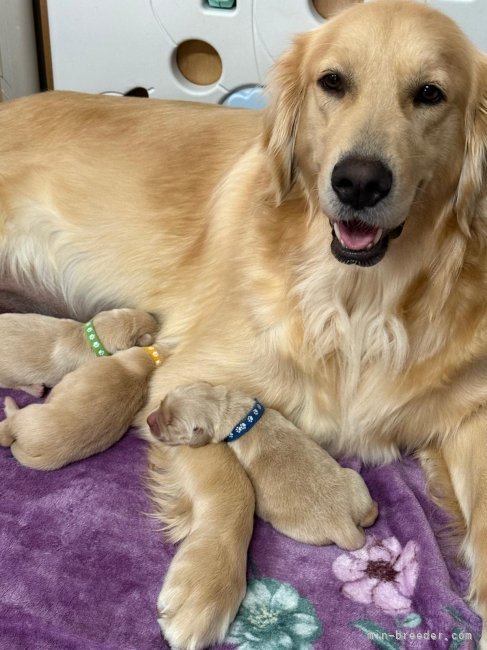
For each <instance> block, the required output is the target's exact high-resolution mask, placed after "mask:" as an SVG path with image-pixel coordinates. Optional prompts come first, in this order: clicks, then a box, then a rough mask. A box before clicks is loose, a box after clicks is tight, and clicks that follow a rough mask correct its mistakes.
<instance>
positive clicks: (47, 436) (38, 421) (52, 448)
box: [0, 346, 165, 470]
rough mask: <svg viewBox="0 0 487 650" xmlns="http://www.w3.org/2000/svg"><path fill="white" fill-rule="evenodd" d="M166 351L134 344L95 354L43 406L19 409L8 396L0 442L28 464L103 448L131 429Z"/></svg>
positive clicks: (51, 464) (53, 463)
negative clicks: (101, 355)
mask: <svg viewBox="0 0 487 650" xmlns="http://www.w3.org/2000/svg"><path fill="white" fill-rule="evenodd" d="M164 356H165V355H163V352H162V349H157V348H155V347H153V346H152V347H149V348H147V347H133V348H129V349H128V350H123V351H122V352H117V354H115V355H113V356H105V357H100V358H96V357H93V358H92V359H91V360H90V361H87V362H86V363H85V364H84V365H82V366H81V367H79V368H77V369H76V370H73V372H70V373H68V374H67V375H66V376H65V377H64V378H63V379H62V380H61V381H60V382H59V384H57V385H56V386H55V387H54V388H53V389H52V391H51V393H50V394H49V396H48V398H47V400H46V403H45V404H30V405H29V406H27V407H25V408H23V409H19V407H18V406H17V404H16V403H15V401H14V400H13V399H12V398H11V397H6V398H5V413H6V415H7V418H6V419H5V420H3V421H2V422H0V445H2V446H5V447H10V450H11V452H12V454H13V456H14V457H15V458H16V459H17V460H18V461H19V463H22V465H26V466H27V467H32V468H34V469H43V470H50V469H58V468H59V467H63V466H64V465H67V464H68V463H73V462H74V461H77V460H81V459H82V458H86V457H87V456H91V455H93V454H97V453H99V452H100V451H104V450H105V449H108V447H111V446H112V445H113V444H115V443H116V442H117V441H118V440H119V439H120V438H121V437H122V436H123V434H124V433H125V432H126V431H127V429H128V428H129V427H130V425H131V423H132V422H133V420H134V417H135V415H136V414H137V411H139V410H140V409H141V408H142V406H143V405H144V402H145V400H146V398H147V389H148V384H149V378H150V376H151V374H152V371H153V370H154V369H155V368H156V367H157V366H158V365H160V364H161V363H162V361H163V358H164Z"/></svg>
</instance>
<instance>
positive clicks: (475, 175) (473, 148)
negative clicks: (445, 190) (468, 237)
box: [456, 54, 487, 233]
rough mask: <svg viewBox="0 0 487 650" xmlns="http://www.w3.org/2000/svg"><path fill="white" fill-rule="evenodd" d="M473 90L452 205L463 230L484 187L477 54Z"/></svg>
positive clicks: (486, 122) (483, 82)
mask: <svg viewBox="0 0 487 650" xmlns="http://www.w3.org/2000/svg"><path fill="white" fill-rule="evenodd" d="M476 86H477V87H476V91H475V94H474V97H473V101H472V103H471V106H470V108H469V111H468V113H467V118H466V139H465V153H464V160H463V168H462V172H461V175H460V181H459V183H458V190H457V196H456V208H457V215H458V221H459V224H460V227H461V228H462V230H463V231H464V232H465V233H468V232H469V225H470V223H471V220H472V218H473V217H474V215H475V209H476V206H477V204H478V201H479V199H480V198H482V196H483V195H485V193H486V190H487V56H485V55H483V54H479V60H478V74H477V84H476Z"/></svg>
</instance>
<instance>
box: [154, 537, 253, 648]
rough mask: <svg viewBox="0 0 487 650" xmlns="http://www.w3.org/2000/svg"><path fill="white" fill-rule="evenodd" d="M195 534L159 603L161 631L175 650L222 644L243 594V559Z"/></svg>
mask: <svg viewBox="0 0 487 650" xmlns="http://www.w3.org/2000/svg"><path fill="white" fill-rule="evenodd" d="M195 536H199V533H197V532H196V533H193V534H192V535H190V537H189V538H187V539H186V540H185V541H184V542H183V544H182V546H181V547H180V549H179V551H178V552H177V554H176V556H175V557H174V559H173V561H172V563H171V566H170V567H169V571H168V574H167V576H166V579H165V581H164V585H163V588H162V591H161V593H160V596H159V599H158V602H157V610H158V615H159V617H158V623H159V625H160V628H161V632H162V634H163V636H164V637H165V638H166V640H167V641H168V642H169V644H170V646H171V648H177V649H178V650H199V649H200V648H207V647H209V646H212V645H214V644H215V643H219V642H221V641H223V639H224V638H225V635H226V633H227V630H228V627H229V625H230V623H231V622H232V620H233V619H234V618H235V615H236V613H237V610H238V608H239V606H240V603H241V601H242V599H243V597H244V595H245V588H246V580H245V570H246V563H245V560H244V559H243V558H236V556H235V553H234V552H233V550H232V549H229V548H228V547H227V546H225V545H223V544H219V543H218V542H216V543H215V542H214V540H210V541H209V540H208V537H207V536H201V540H200V541H198V539H196V540H195V539H194V537H195Z"/></svg>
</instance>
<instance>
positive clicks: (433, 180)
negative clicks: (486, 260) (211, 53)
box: [263, 0, 486, 266]
mask: <svg viewBox="0 0 487 650" xmlns="http://www.w3.org/2000/svg"><path fill="white" fill-rule="evenodd" d="M270 91H271V96H272V99H271V104H270V106H269V108H268V110H267V113H266V116H265V120H264V136H263V145H264V148H265V151H266V153H267V156H268V159H269V161H270V167H271V169H272V174H273V179H274V189H275V196H276V199H277V201H278V202H279V201H282V200H283V199H284V197H285V195H286V193H287V192H288V191H289V189H290V187H291V185H292V183H293V182H294V180H295V179H297V178H299V179H300V181H301V182H302V184H303V185H304V187H305V189H306V192H307V195H308V198H309V200H310V202H311V204H312V206H313V207H314V209H315V212H316V214H317V215H322V216H324V217H325V216H326V217H327V218H328V219H329V221H330V223H331V226H332V228H333V242H332V252H333V254H334V255H335V257H336V258H337V259H338V260H339V261H340V262H343V263H346V264H357V265H360V266H372V265H374V264H377V263H378V262H379V261H380V260H381V259H382V258H383V257H384V255H385V254H386V251H387V248H388V244H389V241H390V239H393V238H395V237H398V236H399V235H400V234H401V232H402V226H403V224H404V223H407V221H408V220H409V219H410V218H411V216H413V217H415V222H416V226H415V227H417V228H419V230H421V229H422V228H423V229H424V228H433V227H434V226H435V223H434V220H435V219H438V218H440V216H439V215H441V214H443V213H444V208H445V207H446V206H448V205H452V203H453V200H454V197H455V196H456V195H457V194H458V205H460V204H462V205H463V206H465V196H466V195H469V196H472V194H471V191H470V190H471V188H472V187H473V188H477V194H476V195H475V196H476V197H477V200H478V188H479V187H480V186H482V184H485V170H483V168H485V147H486V145H485V133H486V116H485V61H484V59H483V58H482V55H481V54H480V53H479V52H477V51H476V50H475V48H474V47H473V46H472V45H471V44H470V42H469V41H468V39H467V38H466V37H465V36H464V34H463V33H462V32H461V31H460V30H459V28H458V27H457V26H456V25H455V23H454V22H453V21H451V20H450V19H449V18H447V17H446V16H444V15H443V14H441V13H439V12H437V11H435V10H433V9H431V8H430V7H428V6H426V5H422V4H419V3H418V4H417V3H414V2H409V1H407V0H378V1H377V2H373V3H367V4H360V5H356V6H354V7H352V8H350V9H348V10H346V11H344V12H342V13H341V14H339V15H338V16H337V17H335V18H334V19H332V20H330V21H329V22H328V23H327V24H325V25H324V26H322V27H320V28H318V29H316V30H314V31H311V32H309V33H307V34H303V35H301V36H299V37H298V39H297V40H296V41H295V44H294V46H293V48H292V49H291V50H290V51H288V52H287V53H286V54H285V55H284V56H283V57H282V59H281V60H280V61H279V62H278V63H277V66H276V69H275V71H274V77H273V79H272V80H271V83H270ZM464 151H465V152H466V153H465V160H464ZM472 200H473V201H474V202H475V200H476V199H475V198H474V199H472ZM463 209H465V208H463Z"/></svg>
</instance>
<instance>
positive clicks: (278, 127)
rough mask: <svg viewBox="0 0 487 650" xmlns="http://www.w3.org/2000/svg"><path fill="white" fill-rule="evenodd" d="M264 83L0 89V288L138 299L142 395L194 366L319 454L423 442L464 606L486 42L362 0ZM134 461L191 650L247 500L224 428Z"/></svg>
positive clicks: (481, 287)
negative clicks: (40, 92) (272, 411)
mask: <svg viewBox="0 0 487 650" xmlns="http://www.w3.org/2000/svg"><path fill="white" fill-rule="evenodd" d="M270 88H271V94H272V101H271V105H270V107H269V108H268V109H267V110H266V112H265V114H264V115H263V116H261V115H259V114H257V113H251V112H242V111H238V110H227V109H223V108H219V107H210V106H198V105H191V104H188V105H184V104H180V103H173V104H171V103H163V102H161V103H159V102H152V101H150V102H147V101H146V100H137V99H130V100H129V99H127V100H120V99H115V98H103V97H91V96H79V95H75V94H46V95H44V96H38V97H33V98H29V99H24V100H21V101H18V102H14V103H12V104H10V105H9V104H7V105H5V106H3V107H2V108H1V109H0V217H1V222H0V223H1V226H0V227H1V231H0V237H1V239H0V242H1V244H0V247H1V248H0V250H1V269H2V287H3V296H4V299H5V300H6V301H8V303H9V304H10V305H11V304H16V305H18V306H19V308H22V309H24V310H25V309H33V308H37V309H40V310H43V311H49V312H51V313H54V314H69V315H71V316H75V317H79V318H85V317H87V316H91V315H92V314H93V313H95V312H96V311H99V310H100V309H101V308H107V307H109V306H111V305H116V306H131V307H137V308H142V309H145V310H150V311H152V312H157V313H158V314H159V315H160V316H161V319H162V322H163V327H162V336H164V337H166V336H167V337H177V339H178V340H179V341H180V346H179V349H178V351H177V353H175V354H174V355H173V357H172V358H171V359H170V360H169V361H168V362H167V364H166V366H165V371H160V372H159V373H158V375H156V379H155V381H154V383H153V386H152V398H151V400H150V404H149V405H148V409H152V408H154V407H155V406H156V405H157V404H158V403H159V400H160V398H161V397H162V396H163V394H164V393H165V392H167V391H168V390H169V389H170V388H172V387H174V386H175V385H176V384H181V383H185V382H193V381H195V380H200V379H202V380H207V381H210V382H213V383H224V384H227V385H229V386H230V387H232V386H234V387H238V388H240V389H242V390H244V391H246V392H249V393H251V394H256V395H258V396H259V397H260V398H261V399H262V401H264V402H265V403H267V404H269V405H270V406H272V407H274V408H277V409H278V410H280V411H281V412H282V413H283V414H285V415H286V416H288V417H289V418H290V419H292V420H293V421H294V422H295V423H296V424H297V425H298V426H300V427H301V428H303V429H304V430H306V431H307V432H309V434H310V435H312V436H313V437H314V438H315V439H316V440H318V441H319V442H321V443H323V444H324V445H325V446H326V447H327V448H328V449H329V450H330V451H331V452H333V453H339V452H346V453H352V454H358V455H360V456H361V457H362V458H363V459H365V460H366V461H370V462H382V461H387V460H391V459H393V458H395V457H397V456H398V455H399V452H400V450H401V449H416V450H424V451H425V452H428V453H429V457H430V458H433V460H434V463H433V465H434V467H435V469H436V470H438V471H436V474H437V476H438V477H441V479H442V484H441V486H440V487H441V489H442V491H443V493H445V490H446V494H447V496H448V490H449V489H450V488H452V491H453V492H454V495H455V500H456V501H455V503H458V504H459V510H460V512H461V515H462V517H463V520H464V523H465V525H466V536H465V544H464V551H465V556H466V558H467V560H468V562H469V564H470V566H471V568H472V591H471V596H472V599H473V601H474V602H475V603H476V604H477V606H478V608H479V610H480V613H481V614H482V615H483V616H484V618H485V617H486V616H487V302H486V298H485V296H486V295H487V205H486V187H487V180H486V174H487V171H486V167H487V61H486V57H485V56H484V55H482V54H481V53H479V52H478V51H476V50H475V49H474V48H473V46H472V45H471V44H470V43H469V42H468V40H467V39H466V38H465V37H464V35H463V34H462V33H461V32H460V31H459V29H458V28H457V27H456V26H455V25H454V24H453V23H452V22H451V21H450V20H449V19H447V18H446V17H444V16H442V15H441V14H439V13H437V12H435V11H434V10H432V9H430V8H428V7H426V6H424V5H419V4H414V3H410V2H407V1H401V0H397V1H396V0H390V1H384V0H382V1H381V0H379V1H378V2H377V3H371V4H366V5H358V6H356V7H354V8H352V9H350V10H347V11H346V12H344V13H343V14H340V15H339V16H337V17H336V18H335V19H334V20H332V21H330V22H329V23H327V24H326V25H324V26H323V27H321V28H319V29H317V30H315V31H313V32H310V33H308V34H304V35H302V36H300V37H298V38H297V40H296V42H295V44H294V46H293V47H292V48H291V49H290V50H289V52H288V53H287V54H285V55H284V57H283V58H282V59H281V61H280V62H279V63H278V65H277V67H276V70H275V76H274V79H273V81H272V83H271V87H270ZM331 226H333V229H334V230H333V234H332V227H331ZM39 287H43V291H44V294H40V293H39ZM142 419H143V417H142V418H141V420H142ZM151 458H152V463H153V466H154V471H153V476H154V479H155V481H156V483H158V485H159V498H160V500H161V502H163V503H164V506H165V514H164V516H165V518H166V521H168V523H169V525H170V526H171V528H172V531H173V538H175V539H176V538H177V539H183V538H184V541H183V542H182V544H181V546H180V547H179V550H178V552H177V554H176V556H175V558H174V561H173V564H172V566H171V568H170V570H169V573H168V575H167V576H166V579H165V583H164V587H163V591H162V593H161V598H160V603H159V605H160V613H161V624H162V626H163V629H164V632H165V634H166V636H167V638H168V639H169V640H170V642H171V643H172V644H173V645H174V646H176V647H181V648H192V649H194V648H200V647H203V646H204V645H206V644H209V643H211V642H214V641H215V640H217V639H220V638H222V637H223V635H224V634H225V630H226V627H227V625H228V623H229V621H230V620H231V618H232V617H233V615H234V614H235V611H236V609H237V607H238V604H239V601H240V599H241V597H242V595H243V590H244V586H245V559H246V549H247V543H248V540H249V536H250V532H251V527H252V512H253V493H252V490H251V487H250V484H249V483H248V480H247V478H246V477H245V475H244V474H243V472H242V470H241V468H240V467H239V465H238V464H237V462H236V461H235V460H234V459H233V458H232V455H231V452H230V451H229V450H227V449H226V448H225V446H223V445H222V446H220V445H213V446H209V447H204V448H201V449H200V450H188V449H184V448H174V449H171V450H170V451H169V452H166V451H165V450H163V449H161V448H160V447H157V446H154V448H153V449H152V452H151ZM430 465H431V463H430ZM451 501H452V500H451ZM452 503H453V501H452ZM209 521H211V522H212V524H209ZM213 522H217V524H215V523H213ZM484 636H485V635H484ZM483 643H484V645H483V647H484V648H485V647H487V641H486V640H485V639H484V642H483Z"/></svg>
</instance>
